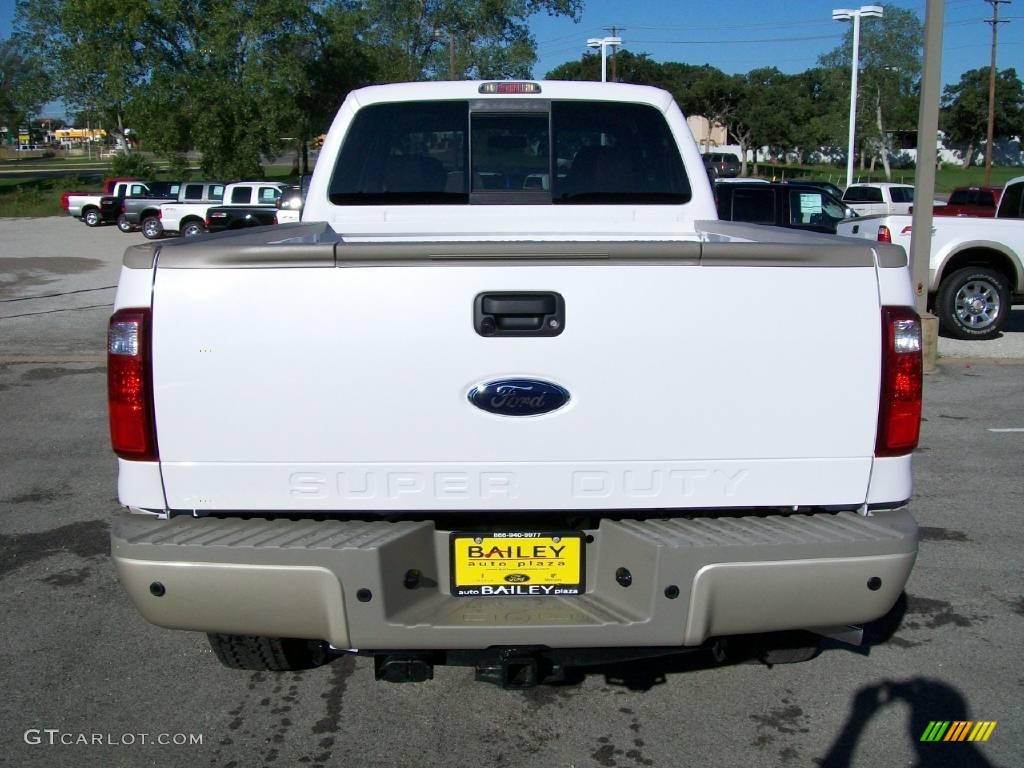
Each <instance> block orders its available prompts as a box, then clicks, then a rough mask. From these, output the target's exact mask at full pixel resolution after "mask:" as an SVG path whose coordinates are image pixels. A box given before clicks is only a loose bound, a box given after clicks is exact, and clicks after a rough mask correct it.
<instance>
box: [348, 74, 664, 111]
mask: <svg viewBox="0 0 1024 768" xmlns="http://www.w3.org/2000/svg"><path fill="white" fill-rule="evenodd" d="M495 82H497V83H500V84H502V85H505V84H512V83H529V84H532V85H536V86H537V87H538V88H539V89H540V91H539V92H534V93H519V94H513V93H481V91H480V87H481V86H482V85H483V84H484V83H495ZM348 98H349V99H351V100H352V101H353V102H354V103H355V104H356V105H358V106H360V107H364V106H366V105H368V104H375V103H378V102H389V103H390V102H395V101H434V100H445V99H473V100H479V99H502V100H507V99H524V100H535V99H559V100H571V99H585V100H587V101H614V102H619V103H622V102H634V103H639V104H649V105H651V106H653V107H656V108H658V109H660V110H662V111H664V110H666V109H668V108H669V106H671V104H672V103H673V101H672V94H670V93H668V92H667V91H663V90H662V89H660V88H653V87H651V86H648V85H627V84H625V83H599V82H590V81H586V82H575V81H573V82H569V81H562V80H501V81H495V80H459V81H453V82H433V83H392V84H389V85H371V86H368V87H366V88H359V89H358V90H355V91H352V92H351V93H349V96H348Z"/></svg>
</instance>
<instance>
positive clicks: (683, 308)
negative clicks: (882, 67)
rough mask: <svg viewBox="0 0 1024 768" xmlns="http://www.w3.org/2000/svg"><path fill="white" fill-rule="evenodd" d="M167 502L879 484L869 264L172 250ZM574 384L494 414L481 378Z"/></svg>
mask: <svg viewBox="0 0 1024 768" xmlns="http://www.w3.org/2000/svg"><path fill="white" fill-rule="evenodd" d="M484 291H557V292H559V293H561V294H562V296H563V297H564V298H565V305H566V325H565V331H564V332H563V333H562V334H561V335H560V336H557V337H553V338H484V337H481V336H479V335H477V333H476V332H475V330H474V328H473V309H472V307H473V299H474V297H475V296H476V295H477V294H478V293H480V292H484ZM154 307H155V309H154V349H155V350H156V357H155V360H154V377H155V382H156V386H155V391H156V394H155V399H156V414H157V432H158V441H159V448H160V456H161V463H162V468H163V472H164V481H165V486H166V493H167V501H168V504H169V506H170V507H171V508H172V509H226V510H230V509H353V510H361V509H368V510H382V511H383V510H409V509H460V508H473V507H474V506H479V507H486V508H499V509H500V508H504V509H529V508H540V509H584V508H594V509H598V508H603V509H608V508H657V507H672V506H687V507H705V506H749V505H757V506H764V505H790V504H850V503H857V502H859V501H863V500H864V499H865V497H866V493H867V487H868V477H869V473H870V467H871V455H872V453H873V447H874V439H875V422H876V419H877V406H878V388H879V381H878V379H879V364H878V361H879V344H880V339H879V336H880V325H879V323H880V321H879V310H878V287H877V284H876V276H875V271H874V269H871V268H862V269H853V268H851V269H835V268H772V267H708V266H701V267H697V266H636V265H629V266H614V265H607V266H593V265H589V266H555V265H552V266H527V265H519V266H473V265H457V266H452V265H444V266H422V267H379V268H339V269H329V268H328V269H180V270H175V269H160V270H158V271H157V277H156V284H155V298H154ZM505 377H528V378H539V379H544V380H546V381H550V382H554V383H556V384H559V385H561V386H563V387H565V388H566V389H567V390H568V391H569V392H570V394H571V400H570V402H569V403H568V405H566V406H564V407H563V408H561V409H560V410H558V411H555V412H553V413H549V414H545V415H542V416H536V417H503V416H496V415H492V414H489V413H485V412H483V411H481V410H479V409H477V408H476V407H474V406H473V405H471V404H470V402H469V401H468V399H467V393H468V391H469V389H470V388H471V387H472V386H474V385H475V384H478V383H480V382H484V381H487V380H491V379H497V378H505Z"/></svg>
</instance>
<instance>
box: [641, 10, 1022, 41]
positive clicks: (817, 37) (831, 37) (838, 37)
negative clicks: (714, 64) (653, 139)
mask: <svg viewBox="0 0 1024 768" xmlns="http://www.w3.org/2000/svg"><path fill="white" fill-rule="evenodd" d="M1000 2H1007V0H1000ZM842 38H843V35H814V36H812V37H766V38H760V39H757V40H632V41H631V42H634V43H648V44H658V45H725V44H728V43H792V42H797V41H802V40H841V39H842Z"/></svg>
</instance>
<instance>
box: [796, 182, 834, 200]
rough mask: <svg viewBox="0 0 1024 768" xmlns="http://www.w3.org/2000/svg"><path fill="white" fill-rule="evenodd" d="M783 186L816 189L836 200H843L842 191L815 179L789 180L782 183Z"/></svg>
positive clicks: (830, 183)
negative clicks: (790, 185) (791, 185)
mask: <svg viewBox="0 0 1024 768" xmlns="http://www.w3.org/2000/svg"><path fill="white" fill-rule="evenodd" d="M782 183H783V184H796V185H797V186H800V187H814V188H816V189H820V190H823V191H825V192H828V193H829V194H830V195H832V197H834V198H835V199H836V200H842V199H843V190H841V189H840V188H839V187H837V186H836V185H835V184H833V183H832V182H831V181H817V180H815V179H790V180H789V181H784V182H782Z"/></svg>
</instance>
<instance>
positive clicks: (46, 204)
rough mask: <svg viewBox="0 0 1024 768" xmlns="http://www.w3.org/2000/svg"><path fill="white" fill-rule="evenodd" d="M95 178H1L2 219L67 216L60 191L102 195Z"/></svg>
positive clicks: (0, 214) (99, 185) (0, 211)
mask: <svg viewBox="0 0 1024 768" xmlns="http://www.w3.org/2000/svg"><path fill="white" fill-rule="evenodd" d="M102 189H103V185H102V184H101V183H100V182H99V181H97V180H96V179H95V178H92V179H89V178H79V177H78V176H63V177H61V178H57V179H0V216H14V217H25V216H64V215H65V213H64V209H63V208H61V207H60V195H61V192H67V191H75V192H100V191H102Z"/></svg>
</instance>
